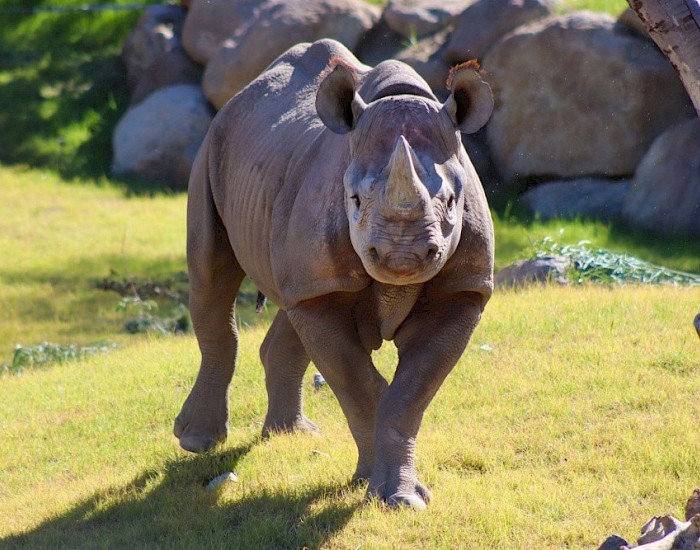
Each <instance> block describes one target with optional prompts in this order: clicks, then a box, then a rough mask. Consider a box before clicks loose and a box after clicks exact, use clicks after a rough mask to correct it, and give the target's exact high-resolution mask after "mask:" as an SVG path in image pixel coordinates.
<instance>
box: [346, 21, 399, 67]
mask: <svg viewBox="0 0 700 550" xmlns="http://www.w3.org/2000/svg"><path fill="white" fill-rule="evenodd" d="M406 46H407V43H406V39H405V38H404V37H403V36H401V35H400V34H398V33H396V32H394V31H392V30H391V29H390V28H389V25H387V24H386V22H385V21H384V19H380V20H379V22H378V23H377V24H376V25H375V26H374V27H372V28H371V29H370V30H369V31H367V32H366V33H365V34H364V35H363V36H362V38H361V39H360V41H359V42H358V44H357V47H356V48H355V55H356V56H357V58H358V59H359V60H360V61H362V62H363V63H365V64H367V65H370V66H372V67H374V66H375V65H378V64H379V63H381V62H382V61H385V60H387V59H392V58H393V57H394V56H395V55H397V54H398V53H399V52H400V51H402V50H404V49H405V48H406Z"/></svg>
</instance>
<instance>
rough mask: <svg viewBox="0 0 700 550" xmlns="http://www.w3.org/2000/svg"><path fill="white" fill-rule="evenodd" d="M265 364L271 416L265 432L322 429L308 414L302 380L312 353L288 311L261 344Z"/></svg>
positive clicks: (275, 321) (268, 409)
mask: <svg viewBox="0 0 700 550" xmlns="http://www.w3.org/2000/svg"><path fill="white" fill-rule="evenodd" d="M260 359H261V360H262V363H263V365H264V367H265V386H266V388H267V416H266V417H265V424H264V425H263V436H264V437H267V436H268V435H269V434H270V433H272V432H291V431H295V430H299V431H303V432H310V433H318V428H317V427H316V425H315V424H314V423H313V422H311V421H310V420H309V419H308V418H306V416H305V415H304V411H303V403H302V381H303V379H304V373H305V372H306V368H307V367H308V365H309V356H308V354H307V353H306V350H305V349H304V345H303V344H302V343H301V340H299V336H298V335H297V333H296V331H295V330H294V327H292V325H291V324H290V322H289V318H288V317H287V314H286V313H285V312H284V311H282V310H280V311H278V312H277V316H276V317H275V320H274V321H273V322H272V325H271V326H270V329H269V330H268V331H267V335H266V336H265V340H264V341H263V343H262V346H261V347H260Z"/></svg>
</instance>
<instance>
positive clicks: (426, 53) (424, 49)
mask: <svg viewBox="0 0 700 550" xmlns="http://www.w3.org/2000/svg"><path fill="white" fill-rule="evenodd" d="M447 35H448V31H442V32H439V33H437V34H433V35H431V36H428V37H425V38H422V39H420V40H419V41H418V42H416V43H415V44H411V45H409V46H407V47H406V48H404V49H403V50H401V51H399V52H397V53H396V54H395V55H394V56H393V57H394V59H398V60H399V61H403V62H404V63H406V64H407V65H410V66H411V67H413V69H415V71H416V72H417V73H418V74H419V75H421V76H422V77H423V78H424V79H425V81H426V82H427V83H428V84H429V85H430V87H431V88H432V90H433V92H434V93H435V95H436V96H438V97H439V98H440V99H442V100H444V99H446V98H447V95H448V92H449V90H448V89H447V75H448V74H449V73H450V64H449V63H447V62H446V61H445V60H444V59H443V57H442V52H441V48H442V47H443V45H444V44H445V39H446V37H447Z"/></svg>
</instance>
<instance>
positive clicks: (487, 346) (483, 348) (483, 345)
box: [479, 344, 493, 351]
mask: <svg viewBox="0 0 700 550" xmlns="http://www.w3.org/2000/svg"><path fill="white" fill-rule="evenodd" d="M479 349H480V350H482V351H493V348H492V347H491V346H489V345H488V344H481V345H480V346H479Z"/></svg>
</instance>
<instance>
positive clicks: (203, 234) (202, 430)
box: [173, 148, 245, 452]
mask: <svg viewBox="0 0 700 550" xmlns="http://www.w3.org/2000/svg"><path fill="white" fill-rule="evenodd" d="M205 158H206V148H202V150H201V151H200V153H199V155H198V156H197V159H196V160H195V164H194V166H193V169H192V176H191V178H190V186H189V194H188V211H187V216H188V225H187V266H188V271H189V279H190V315H191V316H192V324H193V326H194V331H195V334H196V336H197V341H198V343H199V349H200V352H201V355H202V363H201V366H200V369H199V374H198V375H197V379H196V381H195V383H194V387H193V388H192V390H191V391H190V394H189V396H188V397H187V400H186V401H185V403H184V405H183V406H182V410H181V411H180V414H179V415H178V416H177V418H176V419H175V426H174V430H173V431H174V434H175V436H176V437H177V438H178V439H179V440H180V446H181V447H182V448H183V449H185V450H187V451H192V452H202V451H206V450H208V449H210V448H211V447H213V446H214V445H216V444H217V443H219V442H221V441H223V440H225V439H226V435H227V427H226V423H227V420H228V386H229V384H230V382H231V377H232V376H233V370H234V367H235V362H236V354H237V351H238V331H237V329H236V322H235V300H236V293H237V292H238V288H239V287H240V285H241V282H242V281H243V278H244V277H245V273H244V272H243V270H242V269H241V267H240V266H239V265H238V262H237V261H236V258H235V256H234V254H233V251H232V250H231V246H230V244H229V241H228V236H227V234H226V230H225V228H224V226H223V224H222V222H221V220H220V219H219V216H218V213H217V212H216V208H215V207H214V201H213V198H212V195H211V190H210V187H209V181H208V178H207V177H206V167H205Z"/></svg>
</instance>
